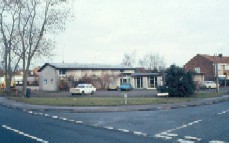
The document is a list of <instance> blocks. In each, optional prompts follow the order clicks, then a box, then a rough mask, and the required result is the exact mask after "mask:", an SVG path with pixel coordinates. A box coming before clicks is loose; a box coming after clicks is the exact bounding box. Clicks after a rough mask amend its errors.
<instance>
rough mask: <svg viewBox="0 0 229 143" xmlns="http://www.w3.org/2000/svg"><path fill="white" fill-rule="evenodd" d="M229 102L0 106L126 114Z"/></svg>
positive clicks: (4, 103)
mask: <svg viewBox="0 0 229 143" xmlns="http://www.w3.org/2000/svg"><path fill="white" fill-rule="evenodd" d="M225 101H229V95H223V96H219V97H214V98H196V99H195V100H193V101H190V102H179V103H173V104H156V105H123V106H50V105H32V104H25V103H22V102H16V101H14V100H10V99H8V98H7V97H0V105H2V106H7V107H10V108H14V109H21V110H39V111H50V110H58V111H61V110H63V111H68V112H76V113H77V112H78V113H85V112H126V111H154V110H163V109H177V108H184V107H192V106H201V105H210V104H216V103H219V102H225Z"/></svg>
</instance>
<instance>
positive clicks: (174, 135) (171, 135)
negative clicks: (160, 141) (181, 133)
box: [167, 134, 178, 137]
mask: <svg viewBox="0 0 229 143" xmlns="http://www.w3.org/2000/svg"><path fill="white" fill-rule="evenodd" d="M167 136H169V137H177V136H178V134H167Z"/></svg>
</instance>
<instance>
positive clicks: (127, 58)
mask: <svg viewBox="0 0 229 143" xmlns="http://www.w3.org/2000/svg"><path fill="white" fill-rule="evenodd" d="M135 58H136V51H133V52H132V53H129V54H128V53H125V54H124V57H123V59H122V65H125V66H129V67H133V66H134V65H135V62H136V59H135Z"/></svg>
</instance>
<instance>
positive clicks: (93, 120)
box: [0, 102, 229, 143]
mask: <svg viewBox="0 0 229 143" xmlns="http://www.w3.org/2000/svg"><path fill="white" fill-rule="evenodd" d="M0 115H1V116H0V143H12V142H17V143H25V142H31V143H33V142H41V143H47V142H49V143H63V142H64V143H78V142H79V143H91V142H94V143H97V142H98V143H117V142H118V143H122V142H123V143H128V142H130V143H135V142H136V143H148V142H150V143H152V142H156V143H164V142H174V143H175V142H176V143H177V142H180V143H195V142H196V143H198V142H200V143H201V142H204V143H214V142H215V141H216V143H227V142H229V124H228V123H229V122H228V121H229V102H222V103H219V104H213V105H206V106H198V107H187V108H180V109H173V110H158V111H138V112H110V113H69V112H64V111H61V112H60V111H59V112H57V111H55V112H52V111H49V112H39V111H36V112H35V111H26V110H25V111H21V110H16V109H9V108H6V107H3V106H0Z"/></svg>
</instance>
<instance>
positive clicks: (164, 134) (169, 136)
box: [154, 120, 202, 143]
mask: <svg viewBox="0 0 229 143" xmlns="http://www.w3.org/2000/svg"><path fill="white" fill-rule="evenodd" d="M201 121H202V120H196V121H193V122H190V123H187V124H184V125H182V126H179V127H176V128H175V129H169V130H167V131H164V132H161V133H159V134H155V135H154V136H155V137H156V138H163V139H172V138H173V137H177V136H178V134H169V133H171V132H173V131H176V130H180V129H183V128H187V127H189V126H192V125H194V124H197V123H199V122H201ZM188 137H190V136H187V138H188ZM192 139H194V137H193V138H192ZM195 139H196V140H197V141H198V140H201V139H200V138H195ZM186 141H187V140H184V139H179V140H178V142H182V143H186ZM187 143H189V142H187ZM190 143H192V142H190Z"/></svg>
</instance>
